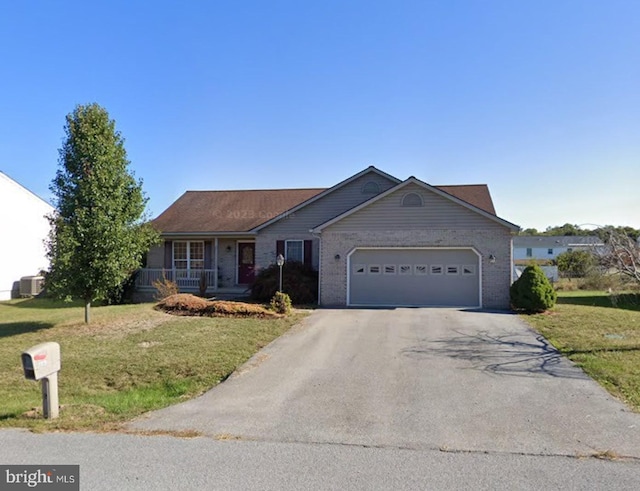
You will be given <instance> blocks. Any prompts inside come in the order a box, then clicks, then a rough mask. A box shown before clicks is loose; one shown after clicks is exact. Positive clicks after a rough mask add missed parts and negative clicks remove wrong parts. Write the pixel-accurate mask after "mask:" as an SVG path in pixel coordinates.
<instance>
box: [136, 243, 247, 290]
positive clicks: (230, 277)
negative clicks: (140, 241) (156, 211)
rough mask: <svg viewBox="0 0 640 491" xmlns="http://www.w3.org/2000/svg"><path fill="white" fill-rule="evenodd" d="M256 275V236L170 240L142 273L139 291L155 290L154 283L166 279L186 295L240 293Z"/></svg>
mask: <svg viewBox="0 0 640 491" xmlns="http://www.w3.org/2000/svg"><path fill="white" fill-rule="evenodd" d="M254 275H255V240H254V239H253V237H211V236H208V237H193V236H185V237H166V238H165V240H164V241H163V243H162V244H160V245H158V246H156V247H154V248H152V249H151V250H150V251H149V254H148V256H147V261H146V266H145V267H144V268H141V269H140V270H138V274H137V277H136V289H137V290H148V291H149V290H154V289H155V288H154V286H153V285H154V282H156V281H162V279H163V278H164V279H167V280H170V281H174V282H175V283H176V284H177V285H178V288H179V289H180V291H181V292H185V293H199V292H201V291H202V292H205V293H206V294H208V295H209V294H214V293H229V294H239V293H243V292H245V291H246V290H247V288H248V286H249V285H250V284H251V283H252V282H253V279H254Z"/></svg>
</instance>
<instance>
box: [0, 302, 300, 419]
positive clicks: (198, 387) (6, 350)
mask: <svg viewBox="0 0 640 491" xmlns="http://www.w3.org/2000/svg"><path fill="white" fill-rule="evenodd" d="M152 307H153V306H152V305H151V304H140V305H122V306H109V307H94V308H92V317H93V321H92V323H91V324H89V325H85V324H84V323H83V322H82V321H83V319H84V317H83V315H84V314H83V307H81V306H80V305H79V304H71V305H70V304H63V303H56V302H52V301H49V300H41V299H30V300H17V301H11V302H1V303H0V427H3V426H4V427H7V426H20V427H28V428H31V429H34V430H82V429H88V430H96V431H104V430H113V429H117V428H118V427H119V425H120V424H121V423H122V422H124V421H126V420H129V419H131V418H133V417H135V416H138V415H140V414H141V413H143V412H145V411H149V410H152V409H158V408H161V407H164V406H167V405H170V404H174V403H176V402H180V401H183V400H186V399H189V398H191V397H194V396H196V395H199V394H201V393H203V392H204V391H206V390H207V389H209V388H211V387H213V386H215V385H216V384H218V383H220V382H221V381H223V380H224V379H225V378H226V377H228V376H229V375H230V374H231V373H232V372H233V371H234V370H235V369H236V368H237V367H238V366H239V365H241V364H242V363H244V362H245V361H246V360H248V359H249V358H250V357H251V356H252V355H253V354H254V353H255V352H256V351H258V350H259V349H260V348H262V347H264V346H265V345H267V344H268V343H269V342H271V341H272V340H273V339H275V338H277V337H278V336H280V335H281V334H283V333H284V332H285V331H287V330H288V329H289V328H290V327H291V326H292V325H293V324H295V323H296V322H298V321H300V320H301V319H302V318H303V317H304V315H303V314H294V315H291V316H288V317H286V318H276V319H253V318H241V319H239V318H208V317H195V318H191V317H176V316H172V315H169V314H165V313H162V312H158V311H155V310H154V309H153V308H152ZM45 341H56V342H58V343H60V346H61V352H62V369H61V371H60V374H59V396H60V405H61V410H60V418H59V419H57V420H50V421H45V420H43V419H42V415H41V405H42V404H41V402H42V400H41V393H40V383H39V382H33V381H28V380H25V379H24V375H23V372H22V366H21V362H20V353H21V352H22V351H23V350H25V349H26V348H29V347H31V346H33V345H35V344H38V343H41V342H45Z"/></svg>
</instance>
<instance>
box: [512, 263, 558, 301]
mask: <svg viewBox="0 0 640 491" xmlns="http://www.w3.org/2000/svg"><path fill="white" fill-rule="evenodd" d="M509 293H510V296H511V305H512V306H513V308H514V309H516V310H524V311H525V312H528V313H536V312H544V311H545V310H547V309H550V308H551V307H553V306H554V305H555V304H556V300H557V298H558V295H557V293H556V292H555V290H554V289H553V286H551V283H550V282H549V280H548V279H547V277H546V276H545V274H544V272H543V271H542V270H541V269H540V267H539V266H536V265H534V266H527V267H526V268H525V270H524V271H523V272H522V275H521V276H520V278H518V279H517V280H516V281H515V282H514V283H513V285H511V289H510V291H509Z"/></svg>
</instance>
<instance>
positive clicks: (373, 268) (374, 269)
mask: <svg viewBox="0 0 640 491" xmlns="http://www.w3.org/2000/svg"><path fill="white" fill-rule="evenodd" d="M369 274H380V265H379V264H370V265H369Z"/></svg>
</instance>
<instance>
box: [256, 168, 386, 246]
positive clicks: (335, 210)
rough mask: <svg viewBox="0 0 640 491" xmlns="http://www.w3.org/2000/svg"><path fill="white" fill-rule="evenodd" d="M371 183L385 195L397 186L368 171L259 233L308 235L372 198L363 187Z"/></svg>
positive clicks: (286, 236) (282, 235) (284, 235)
mask: <svg viewBox="0 0 640 491" xmlns="http://www.w3.org/2000/svg"><path fill="white" fill-rule="evenodd" d="M370 181H373V182H375V183H377V184H378V186H379V187H380V192H384V191H386V190H388V189H390V188H391V187H393V186H395V185H396V183H394V182H392V181H391V180H389V179H387V178H386V177H383V176H381V175H380V174H377V173H376V172H373V171H372V172H368V173H366V174H364V175H363V176H360V177H359V178H358V179H355V180H354V181H352V182H350V183H349V184H346V185H345V186H344V187H342V188H340V189H337V190H335V191H333V192H332V193H330V194H328V195H327V196H324V197H322V198H320V199H318V200H317V201H315V202H313V203H311V204H309V205H307V206H305V207H303V208H301V209H300V210H298V211H296V212H294V213H292V214H291V215H288V216H287V217H286V218H283V219H282V220H279V221H277V222H275V223H273V224H271V225H269V226H267V227H265V228H264V229H262V230H260V232H259V234H260V235H262V234H275V235H278V236H280V237H282V238H295V237H293V236H292V237H289V236H288V235H287V234H295V233H306V232H309V230H310V229H312V228H313V227H316V226H318V225H320V224H322V223H324V222H326V221H328V220H331V219H332V218H334V217H336V216H338V215H340V214H341V213H344V212H345V211H347V210H350V209H351V208H353V207H355V206H358V205H359V204H360V203H363V202H364V201H366V200H368V199H371V198H372V197H373V196H374V195H372V194H363V192H362V189H363V187H364V185H365V184H366V183H368V182H370ZM274 250H275V243H274Z"/></svg>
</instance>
